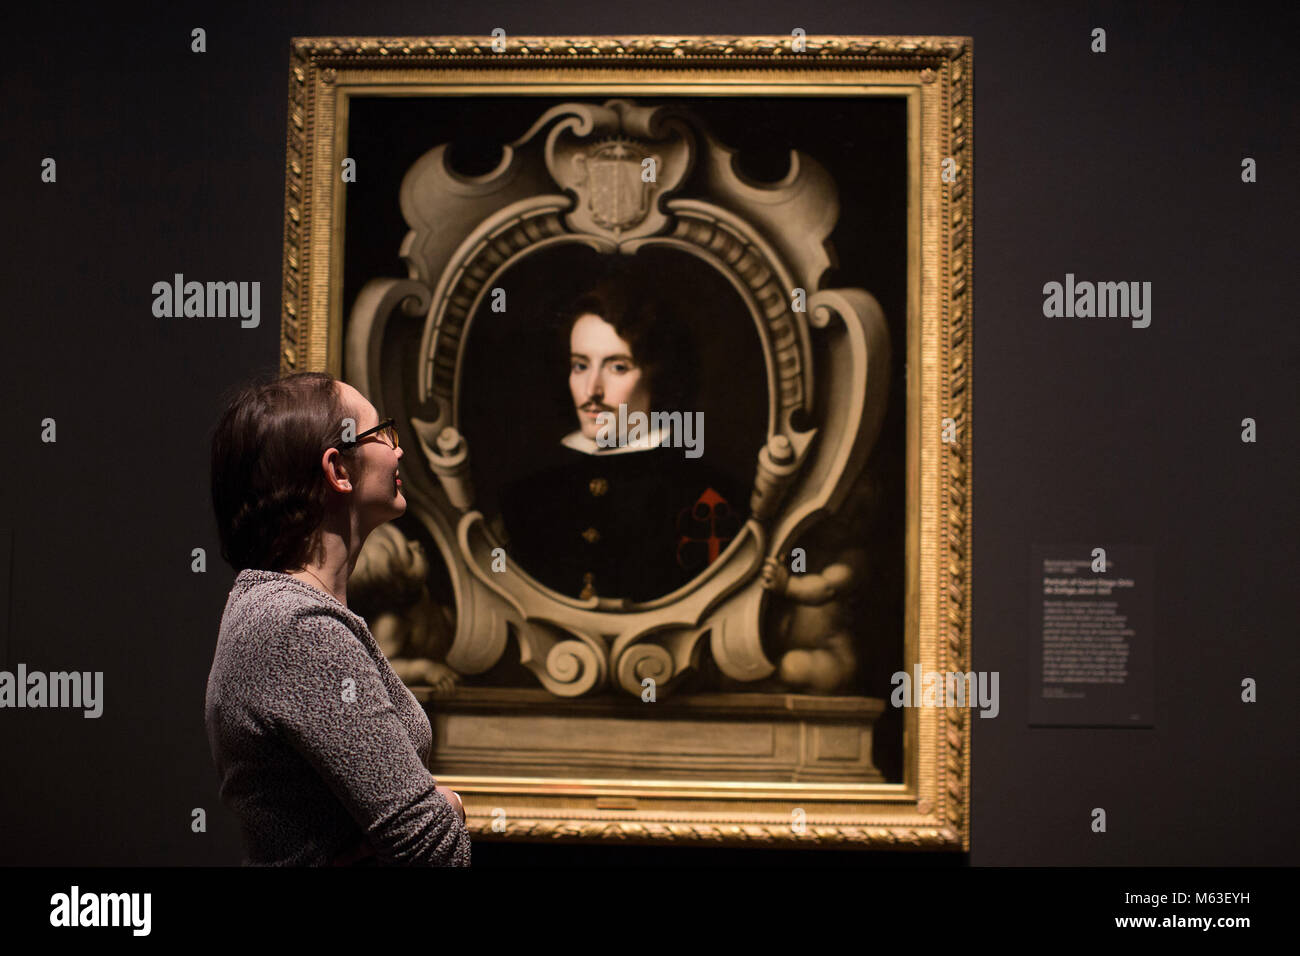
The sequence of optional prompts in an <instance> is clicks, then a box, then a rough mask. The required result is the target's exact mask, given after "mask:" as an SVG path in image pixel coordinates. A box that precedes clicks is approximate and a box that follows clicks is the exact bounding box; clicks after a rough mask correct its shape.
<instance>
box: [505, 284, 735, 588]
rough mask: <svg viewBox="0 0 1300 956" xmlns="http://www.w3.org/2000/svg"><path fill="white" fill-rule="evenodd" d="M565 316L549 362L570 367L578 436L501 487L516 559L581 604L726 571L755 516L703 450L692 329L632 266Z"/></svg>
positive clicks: (559, 319) (555, 445) (559, 371)
mask: <svg viewBox="0 0 1300 956" xmlns="http://www.w3.org/2000/svg"><path fill="white" fill-rule="evenodd" d="M555 319H556V322H555V331H556V335H555V337H554V340H555V348H554V349H553V354H552V357H551V359H550V361H551V362H552V363H553V364H554V367H555V369H556V375H555V378H556V379H557V380H559V379H561V378H563V377H564V371H565V368H566V367H567V373H568V374H567V392H568V398H569V401H570V402H571V404H572V415H573V421H574V424H575V425H576V427H575V428H573V429H572V430H570V431H568V432H567V433H565V434H563V435H558V436H556V439H555V441H554V442H552V443H551V446H550V447H549V448H548V449H547V450H546V453H545V454H544V460H545V464H544V465H543V466H542V467H539V468H538V469H537V470H536V471H534V472H533V473H531V474H529V475H527V476H525V477H524V478H522V479H521V480H518V481H514V482H512V483H510V484H509V485H508V486H507V487H506V488H505V489H504V491H503V494H502V500H501V517H502V524H503V533H504V536H505V538H506V539H507V541H508V545H507V551H508V553H509V554H510V555H511V557H513V558H514V560H515V561H517V562H518V563H519V565H520V566H521V567H523V568H524V569H525V570H526V571H527V572H528V573H529V574H531V575H532V576H533V577H535V578H536V579H537V580H538V581H540V582H541V583H543V584H545V585H546V586H547V587H549V588H551V589H553V590H555V591H558V592H560V593H561V594H566V595H569V596H571V597H577V598H580V599H589V598H593V597H608V598H622V599H626V600H629V601H633V602H643V601H649V600H653V599H655V598H658V597H662V596H664V595H666V594H669V593H671V592H672V591H675V590H676V589H677V588H679V587H681V586H682V585H684V584H686V583H688V582H689V581H690V580H691V579H692V578H694V577H695V576H697V575H698V574H700V573H701V572H703V571H704V570H705V569H706V568H707V567H708V566H709V565H710V564H711V563H712V562H713V561H715V560H716V559H717V558H718V556H719V555H720V554H721V553H722V552H723V551H724V550H725V549H726V546H727V545H728V544H729V543H730V541H731V539H732V538H733V537H734V536H735V534H736V533H737V531H738V530H739V528H740V525H741V523H742V522H743V520H744V516H745V513H746V500H745V499H746V498H747V493H748V489H747V488H745V487H744V485H743V484H742V483H741V482H740V481H738V480H737V479H736V478H735V477H734V476H730V475H726V474H724V473H723V472H722V471H721V470H720V469H718V468H717V467H715V466H712V465H711V464H710V463H709V458H708V457H707V455H706V454H705V449H706V445H705V439H706V436H707V431H706V427H705V413H704V412H703V411H702V410H700V409H699V408H698V406H697V405H696V396H697V394H698V393H697V388H696V380H697V377H698V360H697V357H696V354H695V351H694V348H693V345H692V341H691V331H690V328H689V326H688V325H687V323H685V322H683V321H681V320H680V319H679V318H678V317H677V316H676V315H675V314H674V312H673V310H672V308H671V307H670V305H669V303H668V302H667V301H666V300H665V298H664V297H662V296H661V295H660V294H658V293H657V292H656V290H655V289H654V288H653V286H652V285H651V284H650V283H648V282H647V281H645V280H644V279H643V278H636V277H635V276H634V275H633V274H632V273H630V272H628V271H626V270H623V271H617V272H611V273H609V274H607V275H605V276H603V277H601V278H599V279H597V280H596V281H594V282H592V283H591V284H590V285H589V287H588V288H587V289H586V290H584V291H583V292H581V293H580V294H579V295H578V296H577V297H576V298H575V299H572V300H570V301H569V302H568V303H567V304H566V305H565V306H564V307H563V308H562V309H561V310H560V311H559V312H558V314H557V315H556V316H555ZM565 353H567V354H565ZM562 363H563V364H562ZM557 384H558V382H557Z"/></svg>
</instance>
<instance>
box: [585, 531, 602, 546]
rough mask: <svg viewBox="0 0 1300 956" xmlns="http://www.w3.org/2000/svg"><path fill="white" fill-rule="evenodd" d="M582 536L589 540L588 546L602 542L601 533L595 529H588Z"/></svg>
mask: <svg viewBox="0 0 1300 956" xmlns="http://www.w3.org/2000/svg"><path fill="white" fill-rule="evenodd" d="M582 536H583V537H584V538H586V539H587V544H595V543H596V542H597V541H599V540H600V532H599V531H597V530H596V529H595V528H588V529H587V530H586V531H584V532H582Z"/></svg>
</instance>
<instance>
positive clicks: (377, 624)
mask: <svg viewBox="0 0 1300 956" xmlns="http://www.w3.org/2000/svg"><path fill="white" fill-rule="evenodd" d="M428 572H429V561H428V558H427V557H426V556H425V553H424V548H423V547H422V546H421V544H420V542H419V541H415V540H412V539H409V538H407V537H406V536H405V535H404V534H402V532H400V531H399V530H397V528H396V527H395V526H394V525H392V524H391V523H390V524H382V525H380V526H379V527H377V528H376V529H375V530H374V531H373V532H371V534H370V536H369V537H368V538H367V539H366V543H365V545H364V546H363V547H362V549H361V554H360V555H358V556H357V564H356V567H355V568H353V570H352V576H351V577H350V578H348V597H349V602H350V603H352V604H353V605H354V606H355V607H356V608H357V613H358V614H360V615H361V616H362V617H364V618H365V619H366V623H367V625H369V627H370V633H371V634H373V635H374V637H375V642H376V643H377V644H378V645H379V649H380V650H381V651H383V652H384V656H385V657H387V658H388V662H389V663H390V664H392V666H393V670H394V672H396V674H397V676H398V677H400V678H401V679H402V681H403V682H404V683H405V684H407V685H408V686H412V687H414V686H416V685H421V684H427V685H429V686H431V687H433V689H434V692H435V693H438V694H448V693H451V692H453V691H454V690H455V688H456V683H457V681H459V680H460V675H459V674H457V673H456V672H455V671H454V670H452V669H451V668H450V667H448V666H447V665H446V664H445V663H444V662H443V661H444V659H445V657H446V656H447V652H448V651H449V650H450V649H451V642H452V638H453V636H454V633H455V629H454V623H453V620H452V617H451V613H450V611H449V610H448V609H447V608H444V607H442V606H441V605H439V604H438V603H437V602H435V601H434V600H433V598H432V597H431V596H430V594H429V587H428V580H427V575H428Z"/></svg>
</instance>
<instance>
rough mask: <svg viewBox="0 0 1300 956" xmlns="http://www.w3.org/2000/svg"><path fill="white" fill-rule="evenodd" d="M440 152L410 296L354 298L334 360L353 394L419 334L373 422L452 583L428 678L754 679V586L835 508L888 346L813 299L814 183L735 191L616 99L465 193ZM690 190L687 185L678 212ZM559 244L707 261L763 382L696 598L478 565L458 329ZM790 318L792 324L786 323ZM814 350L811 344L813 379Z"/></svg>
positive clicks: (759, 647) (391, 291)
mask: <svg viewBox="0 0 1300 956" xmlns="http://www.w3.org/2000/svg"><path fill="white" fill-rule="evenodd" d="M447 149H448V147H447V145H445V144H444V145H440V146H437V147H435V148H434V149H432V150H430V151H429V152H428V153H426V154H425V155H424V156H422V157H420V159H418V160H417V161H416V162H415V163H414V165H413V166H412V167H411V168H410V170H409V171H408V172H407V174H406V176H405V178H404V180H403V182H402V188H401V194H400V198H401V207H402V213H403V215H404V217H405V219H406V222H407V223H408V225H409V227H410V231H409V232H408V234H407V236H406V239H405V241H404V242H403V244H402V254H403V258H404V259H405V261H406V262H407V265H408V271H409V277H408V278H407V279H403V280H397V279H379V280H373V281H372V282H370V283H368V284H367V285H366V286H365V288H364V289H363V290H362V292H361V295H360V296H359V298H358V300H357V303H356V305H355V307H354V309H353V312H352V316H351V320H350V323H349V326H348V337H347V342H346V353H345V361H346V369H347V373H346V377H347V378H348V380H349V381H351V382H353V383H354V384H355V385H356V387H357V388H358V389H359V390H361V391H362V392H363V393H368V394H374V393H375V391H376V385H377V383H378V381H379V379H380V377H381V376H382V375H383V373H384V370H385V369H387V368H390V367H391V363H392V362H393V361H395V359H394V358H393V357H392V356H390V355H385V354H381V352H382V347H383V342H384V341H385V334H384V333H385V329H386V327H387V326H388V325H389V324H390V323H393V322H414V321H421V322H422V323H423V327H422V331H421V335H420V346H419V351H418V353H417V354H416V357H415V362H416V363H417V366H418V367H417V370H416V371H417V374H416V376H415V381H416V392H417V395H416V397H417V401H418V407H416V408H413V409H407V410H400V411H399V410H391V411H390V412H389V413H390V414H399V415H402V416H404V417H403V421H404V422H405V425H406V426H407V428H409V431H411V432H413V433H414V435H415V437H416V442H417V447H418V450H419V452H420V455H419V456H418V457H419V458H420V459H422V460H423V463H424V464H425V465H426V466H427V471H425V472H423V473H417V474H413V475H412V476H411V481H410V482H409V490H408V492H407V499H408V505H409V509H410V513H411V514H413V515H414V516H415V517H417V518H418V519H419V520H420V521H421V522H422V524H423V525H424V527H425V528H426V529H427V530H428V532H429V534H430V536H431V537H432V538H433V540H434V541H435V542H436V543H437V545H438V547H439V549H440V550H441V551H442V553H443V556H444V558H445V559H446V562H447V566H448V569H449V572H450V575H451V578H452V587H453V590H454V592H455V598H456V603H457V619H456V628H455V634H454V638H453V640H452V642H451V647H450V649H449V651H448V652H447V654H446V663H447V665H448V666H450V667H451V668H453V669H454V670H455V671H456V672H458V673H460V674H477V673H483V672H484V671H486V670H488V669H489V668H491V667H492V666H493V665H494V664H495V663H496V662H497V661H498V660H499V659H500V658H501V655H502V654H503V653H504V652H505V649H506V647H507V644H508V640H507V637H508V635H509V634H510V633H513V634H514V635H515V637H516V638H517V640H518V644H519V648H520V663H522V664H523V666H525V667H526V668H528V669H529V670H530V671H531V672H532V673H533V674H534V675H535V677H536V679H537V681H538V682H539V683H540V684H541V686H543V687H545V688H546V689H547V690H548V691H549V692H550V693H552V694H554V695H556V696H559V697H578V696H583V695H587V694H593V693H598V692H600V691H602V690H604V689H606V688H608V687H611V686H613V687H617V688H621V690H622V691H624V692H626V693H629V694H637V695H639V694H641V693H642V690H643V687H644V686H645V681H646V680H647V678H648V679H650V680H653V682H654V684H655V687H656V692H657V693H658V694H660V695H662V694H665V693H671V691H672V689H673V688H674V687H675V686H677V685H678V684H679V682H680V681H681V680H682V679H683V678H684V676H685V675H687V674H688V673H690V672H691V671H692V670H693V669H694V668H695V667H696V666H697V665H698V663H699V660H700V656H701V653H702V651H703V650H704V648H705V647H706V646H707V648H708V650H709V652H710V653H711V655H712V658H713V660H714V662H715V663H716V664H717V667H718V668H719V669H720V670H721V672H722V673H723V674H725V675H726V676H727V677H728V678H730V679H731V680H734V681H740V682H749V681H757V680H761V679H763V678H766V677H768V676H769V675H771V674H773V672H774V671H775V670H776V669H777V665H776V664H774V663H773V662H772V661H771V660H769V659H768V657H767V654H766V653H765V651H764V648H763V643H762V640H761V635H762V626H763V620H764V614H763V612H764V607H765V602H766V600H767V598H768V596H769V593H770V589H768V588H765V587H764V582H763V580H762V575H761V571H762V569H763V567H764V565H765V563H766V562H770V561H771V560H772V559H774V558H775V557H777V556H778V555H781V554H784V553H785V551H786V550H788V548H789V547H790V544H791V542H793V541H794V540H795V539H796V538H797V537H798V536H799V535H800V534H802V533H803V532H804V531H806V530H807V529H808V528H809V527H811V526H812V525H814V524H815V523H816V522H817V521H818V520H819V518H821V517H822V516H824V515H825V514H827V513H830V512H833V511H834V510H835V509H836V508H838V507H839V505H840V504H841V503H842V502H843V500H844V498H845V496H846V495H848V494H849V490H850V488H851V486H852V485H853V482H854V481H855V480H856V478H857V477H858V475H859V473H860V472H861V470H862V468H863V465H864V462H865V460H866V457H867V454H868V452H869V451H870V448H871V446H872V443H873V442H874V440H875V437H876V434H877V431H878V430H879V428H880V424H881V419H882V416H883V412H884V405H885V395H886V393H887V389H888V375H889V371H888V370H889V349H890V346H889V339H888V334H887V331H886V327H885V322H884V317H883V315H882V313H881V310H880V307H879V306H878V304H877V303H876V301H875V299H874V298H873V297H872V296H871V295H870V294H869V293H867V292H866V291H864V290H862V289H853V288H842V289H830V288H821V286H820V281H821V278H822V276H823V275H824V274H825V273H826V272H827V270H828V268H829V266H830V264H831V261H832V258H831V255H830V253H829V251H828V236H829V235H830V232H831V229H832V228H833V227H834V224H835V222H836V220H837V218H838V215H839V201H838V197H837V191H836V188H835V185H834V183H833V181H832V180H831V177H830V176H829V174H828V173H827V172H826V170H825V169H824V168H823V167H822V166H821V165H820V164H818V163H817V162H816V161H815V160H814V159H813V158H811V157H810V156H807V155H804V154H802V153H798V152H794V153H792V154H791V158H790V168H789V172H788V174H787V175H786V176H785V177H784V178H783V179H781V180H780V181H778V182H775V183H752V182H749V181H747V180H745V179H744V178H743V177H741V176H740V175H739V174H738V173H737V172H736V171H735V169H734V165H733V163H732V162H731V160H732V156H733V153H732V151H731V150H729V149H728V148H727V147H726V146H724V145H723V144H721V143H719V142H718V141H717V140H715V139H714V137H713V136H712V135H711V134H710V132H709V131H708V129H707V128H706V126H705V124H704V123H703V121H702V120H701V119H700V118H699V117H698V116H696V115H694V114H693V113H692V112H691V111H690V110H689V109H686V108H683V107H682V106H679V105H650V104H642V103H638V102H632V101H630V100H626V99H610V100H608V101H606V102H605V103H603V104H598V105H596V104H586V103H566V104H561V105H558V106H555V107H553V108H551V109H549V110H547V111H546V112H545V113H543V114H542V115H541V116H539V117H538V119H537V120H536V122H535V123H534V124H533V125H532V127H531V128H530V129H529V130H528V132H527V133H526V134H524V136H522V137H521V138H520V139H518V140H517V141H515V142H513V143H510V144H509V145H507V146H505V147H504V150H503V154H502V157H501V160H500V162H499V164H498V165H497V167H496V168H495V169H493V170H491V171H490V172H488V173H486V174H484V175H481V176H465V175H462V174H460V173H458V172H457V171H456V170H455V169H454V168H453V167H452V166H451V164H450V162H449V159H448V155H447ZM693 171H695V172H696V173H697V174H698V175H696V177H695V179H694V181H695V182H698V183H700V187H699V189H697V190H693V193H692V194H691V195H683V194H681V189H682V187H683V184H684V183H686V181H687V179H688V177H691V175H692V172H693ZM568 243H580V244H583V245H585V246H587V247H589V248H591V249H594V250H596V251H597V252H599V253H602V254H607V255H611V256H628V255H633V254H635V253H636V252H637V251H638V250H639V249H642V248H648V247H659V248H664V249H671V250H676V251H677V252H680V253H681V254H683V255H689V256H694V257H696V258H697V259H699V260H702V261H703V262H705V263H707V264H708V265H709V266H711V267H712V268H713V269H715V270H717V272H718V273H719V274H720V275H722V276H724V277H725V278H726V280H728V281H729V283H730V284H731V286H732V287H733V288H734V289H735V290H736V293H737V294H738V296H739V297H740V299H741V300H742V301H743V302H744V304H745V306H746V308H747V310H748V312H749V314H750V316H751V317H752V320H753V330H754V334H755V335H756V337H757V338H758V340H759V342H760V343H761V346H762V351H763V356H764V361H765V364H766V371H767V377H768V385H769V387H768V390H767V394H768V409H767V412H768V414H767V418H768V423H767V438H766V441H765V442H764V444H763V445H762V447H761V448H758V449H755V458H754V461H753V473H752V474H753V477H752V486H751V488H750V502H749V504H750V512H749V517H748V520H747V521H746V523H745V524H744V526H743V527H742V528H741V530H740V532H739V533H738V534H737V535H736V536H735V537H734V539H732V540H731V542H730V544H729V545H728V546H727V547H726V550H725V551H724V552H723V553H722V555H721V556H720V557H719V558H718V559H717V560H716V561H714V562H713V563H712V564H711V565H710V566H709V567H708V568H707V570H706V571H704V572H703V573H701V574H700V575H699V576H698V577H697V578H696V579H695V580H693V581H691V582H690V583H689V584H687V585H685V586H683V587H682V588H680V589H678V590H677V591H675V592H673V593H672V594H668V595H665V596H663V597H662V598H659V599H656V600H654V601H650V602H646V603H641V604H632V603H629V602H627V601H624V600H619V599H615V598H606V597H599V598H597V597H593V598H588V599H586V600H583V599H579V598H572V597H568V596H565V595H563V594H559V593H557V592H555V591H553V590H550V589H548V588H547V587H545V586H544V585H542V584H541V583H540V582H538V581H537V580H535V579H534V578H533V577H531V576H530V575H529V574H528V570H527V569H526V568H519V567H511V568H510V569H509V573H505V574H502V573H499V570H500V569H499V568H498V569H497V570H494V568H493V563H494V561H496V562H501V561H502V552H503V550H504V549H502V547H501V543H500V542H499V541H498V540H497V539H496V537H495V535H494V532H493V530H492V527H491V526H490V524H489V522H488V521H487V520H486V519H485V516H484V514H483V513H481V512H480V511H479V510H477V509H476V496H475V487H474V482H473V469H474V449H473V448H471V447H469V444H468V443H467V441H466V438H465V436H464V434H463V430H462V427H461V426H462V413H463V406H462V404H461V403H462V402H464V401H465V400H466V396H468V395H472V394H473V390H474V388H475V387H476V383H474V382H471V381H466V380H465V377H464V372H465V348H466V341H467V337H468V332H469V326H470V323H471V322H472V321H473V319H474V316H475V315H477V314H479V312H480V308H481V307H482V306H483V304H484V302H485V300H486V297H487V296H489V295H490V293H491V290H492V289H493V288H494V286H496V285H498V284H499V283H500V280H501V277H502V276H503V275H504V274H505V273H506V271H507V270H509V269H510V268H511V267H512V266H513V265H515V264H517V263H519V262H520V261H522V260H523V259H524V258H525V257H527V256H529V255H532V254H534V253H537V252H539V251H541V250H545V249H550V248H553V247H555V246H558V245H562V244H568ZM804 301H806V303H807V305H806V308H807V311H806V312H805V311H797V310H796V307H797V305H798V303H800V302H804ZM815 337H820V338H821V339H824V344H825V346H826V347H825V348H820V349H818V350H817V354H819V355H824V356H826V359H825V360H824V362H823V365H822V367H818V368H815V367H814V358H813V356H814V348H813V342H814V338H815ZM407 360H408V361H409V359H407ZM815 375H816V376H826V377H827V379H828V381H829V382H830V383H831V385H832V388H831V389H830V390H828V391H827V392H825V393H826V394H833V395H835V396H836V398H835V401H834V402H831V403H828V404H827V406H826V407H821V408H818V407H814V402H813V395H814V394H815V391H814V387H813V386H814V376H815ZM412 457H416V456H412ZM416 470H417V472H418V469H416ZM706 638H707V640H708V643H707V645H706V644H705V639H706ZM828 640H829V638H828ZM814 683H815V682H814ZM832 683H835V682H832ZM836 686H838V684H836Z"/></svg>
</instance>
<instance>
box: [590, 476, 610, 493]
mask: <svg viewBox="0 0 1300 956" xmlns="http://www.w3.org/2000/svg"><path fill="white" fill-rule="evenodd" d="M587 488H588V489H589V490H590V491H591V493H592V494H593V495H595V496H596V497H597V498H599V497H600V496H601V495H603V494H604V493H605V492H607V491H609V482H608V481H606V480H605V479H604V478H593V479H591V481H589V482H588V483H587Z"/></svg>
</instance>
